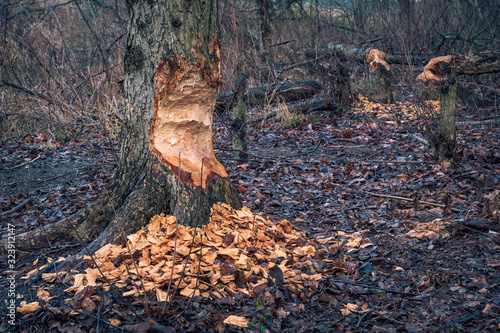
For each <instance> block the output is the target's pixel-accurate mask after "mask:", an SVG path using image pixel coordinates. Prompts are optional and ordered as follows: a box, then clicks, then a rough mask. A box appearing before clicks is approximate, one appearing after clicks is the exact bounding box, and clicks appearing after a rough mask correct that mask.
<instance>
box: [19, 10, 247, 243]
mask: <svg viewBox="0 0 500 333" xmlns="http://www.w3.org/2000/svg"><path fill="white" fill-rule="evenodd" d="M127 7H128V10H129V13H130V20H129V29H128V37H127V42H126V52H125V59H124V69H125V75H124V97H125V102H126V108H125V114H124V119H123V125H122V147H121V152H120V162H119V164H118V167H117V170H116V172H115V175H114V178H113V182H112V185H111V186H110V188H109V190H108V191H107V193H104V194H103V196H102V197H101V198H100V199H99V200H98V201H97V202H95V203H93V204H92V205H90V206H89V207H88V208H87V209H84V210H83V211H81V212H79V213H78V214H76V215H75V216H72V217H70V218H68V219H66V220H64V221H61V222H60V223H57V224H54V225H52V226H47V227H46V228H44V230H41V231H36V232H32V233H28V234H25V235H21V236H18V243H19V245H20V246H18V248H19V249H22V248H30V247H31V246H40V245H42V244H43V243H44V242H46V241H51V242H56V241H61V240H65V239H68V238H69V237H75V236H76V235H75V233H77V234H78V236H77V239H83V240H84V241H88V240H92V239H94V237H96V236H97V235H99V234H100V235H99V237H98V238H97V239H95V240H94V241H93V243H92V244H91V245H90V246H89V249H90V250H91V251H95V250H96V249H98V248H99V247H100V246H102V245H104V244H106V243H109V242H113V243H116V242H118V241H119V239H120V237H121V235H122V232H121V230H122V229H123V230H124V231H125V233H126V234H129V233H131V232H134V231H135V230H137V229H138V228H140V227H141V226H142V225H144V224H146V223H148V222H149V220H150V219H151V217H153V216H154V215H155V214H160V213H166V214H171V215H176V216H177V218H178V220H179V222H180V223H181V224H184V225H193V224H195V223H196V221H198V222H199V224H198V225H202V224H204V223H207V222H208V216H209V213H210V208H211V206H212V205H213V204H214V203H217V202H225V203H228V204H230V205H232V206H234V207H240V206H241V203H240V201H239V199H238V195H237V192H236V191H235V190H234V188H233V187H232V186H231V184H230V181H229V178H228V175H227V173H226V170H225V169H224V167H223V166H222V165H221V164H220V163H219V162H218V161H217V159H216V158H215V154H214V150H213V146H212V116H213V110H214V105H215V98H216V96H217V92H218V89H219V87H220V84H221V59H220V42H219V40H218V37H217V2H216V0H209V1H202V0H193V1H191V2H190V5H189V6H188V5H187V4H186V3H185V2H184V1H182V0H160V1H148V0H136V1H127ZM103 230H104V231H103Z"/></svg>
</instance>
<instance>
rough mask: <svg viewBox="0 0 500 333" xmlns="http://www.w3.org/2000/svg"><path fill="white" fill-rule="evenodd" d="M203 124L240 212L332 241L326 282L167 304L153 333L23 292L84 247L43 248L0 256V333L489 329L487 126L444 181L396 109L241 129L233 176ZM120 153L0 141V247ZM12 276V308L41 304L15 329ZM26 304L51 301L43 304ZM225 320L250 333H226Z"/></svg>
mask: <svg viewBox="0 0 500 333" xmlns="http://www.w3.org/2000/svg"><path fill="white" fill-rule="evenodd" d="M492 116H493V117H498V116H499V111H498V109H496V110H495V109H493V108H484V109H477V108H466V107H461V108H459V109H458V119H457V120H458V121H461V122H464V121H474V120H480V119H482V118H483V117H492ZM216 120H217V121H218V123H217V124H216V125H217V126H216V130H215V137H214V140H215V146H216V151H217V154H218V158H219V160H220V161H221V162H222V163H223V164H225V165H226V167H227V170H228V172H229V174H230V176H231V180H232V182H233V184H235V185H236V186H237V189H238V191H239V192H240V194H241V199H242V202H243V204H244V205H245V206H247V207H249V208H250V210H251V211H252V212H253V213H255V214H260V215H263V216H267V217H269V218H270V219H271V220H272V221H274V222H279V221H282V220H285V219H286V220H289V221H291V222H292V224H293V226H294V228H295V229H296V230H297V231H299V232H301V233H303V234H304V235H305V237H307V238H309V239H325V237H330V238H331V237H333V239H335V240H337V245H336V246H333V245H332V246H330V247H327V248H325V250H324V251H323V252H321V251H318V255H319V254H320V253H321V256H319V257H318V258H315V260H318V261H321V260H323V259H325V260H330V261H333V260H335V261H336V262H337V264H338V265H340V266H339V269H337V270H336V271H334V272H331V273H330V274H326V275H325V276H324V277H323V278H322V279H321V280H319V281H317V283H311V284H309V285H304V287H303V289H302V290H300V291H299V292H298V293H297V292H290V289H289V288H288V286H287V285H286V284H281V283H277V284H276V285H274V286H271V285H269V286H265V287H266V288H265V289H262V288H260V293H259V294H258V295H257V291H255V292H254V293H251V294H249V295H246V294H243V293H238V294H235V295H230V296H229V297H221V298H213V299H208V298H202V297H195V298H194V299H193V300H192V301H187V299H186V297H183V296H178V297H176V298H175V300H174V308H175V309H173V310H171V311H173V312H172V313H171V315H170V316H169V318H172V317H173V316H174V315H179V316H178V318H177V320H176V321H174V322H169V318H165V317H162V316H159V315H156V316H155V315H154V313H146V315H150V316H149V317H148V318H151V321H149V322H147V323H143V324H139V323H138V319H137V317H136V316H135V315H134V314H133V312H132V310H131V309H132V308H133V309H134V311H135V312H136V313H141V314H142V313H143V312H144V310H143V309H144V304H143V302H142V300H141V299H140V298H139V299H138V298H134V297H131V296H130V297H127V298H126V299H127V301H128V302H130V303H131V304H132V305H131V306H129V305H127V304H126V303H125V302H124V300H123V299H122V298H119V297H117V296H116V295H114V294H113V293H112V292H108V293H106V292H102V291H101V292H100V293H99V294H98V295H99V299H100V306H99V307H98V308H97V309H93V310H92V311H89V312H82V311H77V312H75V311H73V309H71V308H70V307H69V304H68V303H67V302H65V299H67V298H68V297H71V295H69V294H67V293H66V292H64V291H63V289H66V288H68V287H70V286H72V285H73V283H72V281H64V283H58V284H56V286H55V287H54V284H53V283H52V284H51V283H49V282H46V281H39V282H37V283H35V284H34V285H28V284H27V283H26V282H28V281H29V278H26V277H27V276H28V277H29V276H32V275H33V273H32V272H33V270H34V269H36V268H38V267H40V266H42V265H44V264H47V262H50V260H57V258H59V257H61V256H68V255H70V254H74V253H77V252H78V251H79V250H80V249H81V248H82V245H81V244H79V243H76V242H75V243H59V244H51V246H50V247H48V248H44V249H33V251H31V252H29V253H24V252H22V253H19V254H18V257H17V258H16V263H15V265H14V267H12V268H9V267H8V263H9V262H8V259H9V258H8V257H7V256H1V257H0V275H1V278H0V299H1V300H2V307H1V309H0V314H1V315H2V318H3V322H2V324H1V326H0V332H21V331H24V332H49V331H53V332H99V331H105V332H114V331H116V332H122V331H126V332H131V331H132V332H147V331H148V329H149V332H174V331H186V332H211V331H214V332H233V331H240V330H245V331H253V332H257V331H260V332H265V331H266V330H267V331H270V332H280V331H281V332H405V331H406V332H461V331H462V332H475V331H478V332H493V331H498V330H500V284H499V283H500V235H499V231H500V230H499V223H498V221H495V220H493V219H492V216H491V214H489V213H488V211H487V206H488V201H489V200H491V198H492V197H493V195H494V194H495V193H496V190H498V189H499V188H500V150H499V148H498V147H500V131H499V124H498V123H484V124H480V125H478V124H476V125H460V126H459V127H458V165H457V166H455V167H450V166H447V165H444V164H441V165H437V164H435V163H434V162H433V159H432V149H430V148H429V147H428V146H427V145H426V144H425V142H424V141H425V140H422V138H423V137H427V134H428V131H429V127H428V125H426V123H425V121H423V120H422V117H420V116H419V115H418V112H417V111H416V109H415V108H414V107H413V106H412V104H410V103H398V104H396V105H388V106H384V105H380V104H376V103H371V102H369V101H368V100H366V99H364V98H360V100H359V101H358V102H357V106H356V107H352V108H349V109H347V110H345V112H344V113H343V114H342V115H340V116H339V115H338V114H336V113H334V112H332V113H331V114H329V113H328V112H319V113H313V114H309V115H307V117H305V118H304V119H302V118H300V117H299V118H298V119H297V122H296V124H295V125H296V126H295V127H288V128H287V127H286V126H283V124H282V123H280V122H273V121H261V122H258V123H254V124H253V125H252V126H250V127H249V129H248V136H249V138H250V144H249V150H248V151H249V153H250V154H251V155H250V156H249V161H248V162H245V163H240V162H237V161H234V160H232V159H231V154H230V148H231V133H230V127H229V126H227V125H225V124H227V120H224V119H216ZM118 150H119V143H118V142H117V141H116V140H110V139H108V138H106V136H104V135H102V133H98V132H92V131H90V130H88V129H87V130H82V131H81V132H80V133H79V135H77V136H67V137H66V136H64V137H60V138H52V137H50V136H49V135H46V134H35V133H34V134H32V135H27V136H25V137H24V138H19V139H9V140H2V141H1V142H0V182H1V186H0V205H1V207H2V208H1V211H0V214H2V215H1V217H0V218H1V219H2V223H1V227H2V235H6V234H8V232H9V231H10V230H14V232H15V234H18V233H21V232H24V231H27V230H30V229H33V228H36V227H38V226H40V225H44V224H47V223H50V222H53V221H56V220H58V219H61V218H64V217H65V216H69V215H71V214H72V213H74V212H76V211H77V210H78V209H80V208H81V207H84V206H86V205H87V204H88V203H89V202H90V201H92V200H93V199H94V198H95V197H96V196H97V195H99V193H100V192H101V190H102V189H103V188H105V186H106V185H107V184H108V183H109V181H110V177H111V176H112V172H113V169H114V167H115V166H116V154H118ZM388 196H392V197H388ZM402 198H405V199H407V200H403V199H402ZM19 205H21V206H19ZM9 210H14V211H11V212H9V213H8V214H4V213H5V212H7V211H9ZM7 215H8V216H9V217H8V218H7V217H6V216H7ZM7 224H9V226H10V227H8V225H7ZM340 239H343V240H345V239H348V240H349V241H343V242H340V241H338V240H340ZM12 276H15V282H16V285H15V288H14V289H15V293H16V295H17V298H16V305H17V306H20V302H21V301H26V302H27V303H31V302H39V304H40V305H41V308H39V309H38V308H36V309H35V310H33V311H29V310H27V311H26V313H25V314H20V313H17V314H16V324H15V325H10V324H9V322H8V321H9V317H8V316H7V315H8V313H9V309H8V308H7V305H8V303H7V300H8V299H10V298H11V297H10V296H9V297H8V293H9V292H10V291H12V287H11V284H10V280H9V279H8V278H10V277H12ZM23 277H24V278H23ZM40 289H46V290H50V294H51V295H52V296H56V297H55V298H51V297H48V298H47V297H41V296H40V294H39V290H40ZM256 289H257V288H256ZM37 294H38V297H37ZM153 294H154V293H153ZM94 296H96V295H94ZM153 296H154V295H153ZM39 298H45V299H44V300H41V299H39ZM152 298H154V297H152ZM70 300H71V298H70ZM94 300H95V299H94ZM4 301H5V304H4V303H3V302H4ZM70 303H71V302H70ZM98 303H99V302H98ZM151 304H152V305H153V306H154V305H155V303H154V300H151ZM157 307H161V304H157ZM230 315H235V316H239V317H240V318H241V317H242V318H245V319H246V320H247V321H248V322H249V323H251V324H250V325H249V327H248V328H238V327H237V325H236V326H235V325H232V324H227V323H226V324H224V321H225V320H226V319H227V318H228V316H230ZM113 325H115V326H113Z"/></svg>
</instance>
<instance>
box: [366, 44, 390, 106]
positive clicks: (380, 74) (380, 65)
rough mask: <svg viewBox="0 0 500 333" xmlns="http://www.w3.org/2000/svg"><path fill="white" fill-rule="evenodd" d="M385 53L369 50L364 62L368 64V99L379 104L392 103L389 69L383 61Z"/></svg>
mask: <svg viewBox="0 0 500 333" xmlns="http://www.w3.org/2000/svg"><path fill="white" fill-rule="evenodd" d="M386 56H387V55H386V53H385V52H383V51H380V50H377V49H371V50H370V51H368V52H367V53H366V54H365V58H366V61H367V62H368V63H369V64H370V74H369V79H368V81H369V82H368V84H369V88H368V92H369V94H370V97H372V98H373V99H375V100H376V101H378V102H380V103H394V95H393V93H392V86H391V72H390V71H391V69H390V67H389V65H388V64H387V62H386V61H385V58H386Z"/></svg>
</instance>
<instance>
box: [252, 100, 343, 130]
mask: <svg viewBox="0 0 500 333" xmlns="http://www.w3.org/2000/svg"><path fill="white" fill-rule="evenodd" d="M287 107H288V108H289V109H294V110H297V111H300V112H301V113H303V114H308V113H311V112H316V111H327V110H329V111H337V110H340V109H341V108H342V105H337V104H334V103H333V102H332V100H330V99H322V98H320V99H313V100H308V101H304V102H300V103H294V104H289V105H287ZM276 114H277V112H276V111H271V112H269V113H267V114H265V115H263V116H259V117H255V118H253V119H250V120H248V121H247V124H254V123H257V122H259V121H264V120H267V119H271V118H273V117H275V116H276Z"/></svg>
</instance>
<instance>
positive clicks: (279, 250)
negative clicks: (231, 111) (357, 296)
mask: <svg viewBox="0 0 500 333" xmlns="http://www.w3.org/2000/svg"><path fill="white" fill-rule="evenodd" d="M127 238H128V247H127V246H116V245H106V246H104V247H103V248H101V249H100V250H98V251H97V252H96V253H95V256H94V259H95V261H96V263H97V265H98V267H95V268H89V269H87V270H86V271H85V272H86V273H85V274H77V275H75V279H74V285H73V287H71V288H69V289H67V291H82V290H83V289H84V288H85V287H86V286H93V285H96V283H97V282H96V281H102V285H103V286H104V287H105V288H106V287H107V283H106V282H104V281H105V280H106V279H107V281H108V282H109V283H112V284H114V285H115V286H116V287H118V288H120V289H121V290H122V291H123V295H124V296H139V295H142V294H144V291H145V292H146V293H149V292H155V293H156V297H157V300H158V301H160V302H163V301H166V300H167V299H168V297H167V290H168V285H169V283H170V284H171V289H170V290H171V291H172V290H176V288H177V286H178V288H177V292H178V293H179V294H180V295H183V296H186V297H191V296H193V295H200V296H202V297H214V298H220V297H228V296H233V295H234V294H236V293H245V294H248V295H251V294H252V293H256V290H255V289H256V288H258V286H265V287H267V286H272V285H274V284H285V285H288V286H289V287H291V288H293V289H297V290H300V289H302V288H304V287H311V286H312V287H314V285H317V283H318V282H317V281H318V280H320V279H321V278H323V277H324V274H323V273H322V272H321V268H320V265H319V264H318V262H317V261H316V260H315V259H314V258H315V254H316V251H317V246H318V245H319V243H323V244H326V243H329V242H332V243H334V242H335V240H334V239H333V237H330V238H326V239H320V240H318V239H315V240H314V241H312V240H310V239H307V238H306V237H305V236H304V235H303V234H301V233H300V232H298V231H296V230H295V229H294V228H293V226H292V224H291V223H290V222H289V221H287V220H284V221H281V222H279V223H278V224H274V223H273V222H271V221H270V220H269V219H267V218H265V217H262V216H259V215H255V214H253V213H252V212H251V211H250V210H249V209H248V208H243V209H242V210H234V209H232V208H231V207H229V206H228V205H225V204H217V205H214V206H213V207H212V212H211V217H210V222H209V223H208V224H207V225H205V226H203V227H201V228H196V229H195V228H192V227H185V226H181V225H177V224H176V217H175V216H164V215H163V214H162V215H160V216H155V217H154V218H153V219H152V220H151V222H150V223H149V224H148V225H147V226H145V227H143V228H142V229H141V230H139V231H138V232H137V233H135V234H132V235H129V236H128V237H127ZM332 246H335V245H332ZM86 259H90V258H89V257H87V258H86ZM322 261H325V259H323V260H322ZM326 261H330V262H332V261H331V260H326ZM102 276H104V277H105V278H106V279H103V278H102Z"/></svg>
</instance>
